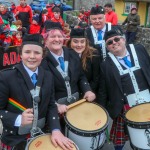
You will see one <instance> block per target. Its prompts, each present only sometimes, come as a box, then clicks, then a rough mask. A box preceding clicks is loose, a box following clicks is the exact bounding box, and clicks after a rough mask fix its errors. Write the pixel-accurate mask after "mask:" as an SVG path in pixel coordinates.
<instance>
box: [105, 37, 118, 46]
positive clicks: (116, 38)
mask: <svg viewBox="0 0 150 150" xmlns="http://www.w3.org/2000/svg"><path fill="white" fill-rule="evenodd" d="M120 39H121V38H120V37H115V38H114V39H113V40H109V41H108V42H107V43H106V45H111V44H113V41H115V42H119V41H120Z"/></svg>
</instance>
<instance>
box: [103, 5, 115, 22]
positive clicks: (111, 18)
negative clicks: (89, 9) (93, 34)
mask: <svg viewBox="0 0 150 150" xmlns="http://www.w3.org/2000/svg"><path fill="white" fill-rule="evenodd" d="M104 8H105V17H106V22H110V23H111V24H112V25H117V24H118V17H117V14H116V13H115V12H114V11H113V10H112V4H110V3H107V4H105V6H104Z"/></svg>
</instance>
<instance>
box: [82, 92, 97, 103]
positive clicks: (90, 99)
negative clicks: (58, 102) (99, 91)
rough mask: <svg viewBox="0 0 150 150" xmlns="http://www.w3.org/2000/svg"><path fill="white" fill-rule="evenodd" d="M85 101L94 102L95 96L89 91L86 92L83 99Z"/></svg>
mask: <svg viewBox="0 0 150 150" xmlns="http://www.w3.org/2000/svg"><path fill="white" fill-rule="evenodd" d="M83 98H85V99H86V100H87V101H89V102H92V101H94V99H95V98H96V96H95V94H94V93H93V92H91V91H87V92H86V93H85V94H84V97H83Z"/></svg>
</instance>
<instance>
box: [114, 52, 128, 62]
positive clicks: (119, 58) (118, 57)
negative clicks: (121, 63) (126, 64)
mask: <svg viewBox="0 0 150 150" xmlns="http://www.w3.org/2000/svg"><path fill="white" fill-rule="evenodd" d="M125 56H130V54H129V52H128V51H127V52H126V55H125ZM125 56H123V57H120V56H116V57H117V59H118V60H121V59H122V58H124V57H125Z"/></svg>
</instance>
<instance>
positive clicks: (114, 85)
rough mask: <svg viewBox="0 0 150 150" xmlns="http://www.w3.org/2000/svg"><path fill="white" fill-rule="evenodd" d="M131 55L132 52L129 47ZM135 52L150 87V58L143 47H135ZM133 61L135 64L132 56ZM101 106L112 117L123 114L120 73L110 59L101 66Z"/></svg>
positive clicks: (123, 99)
mask: <svg viewBox="0 0 150 150" xmlns="http://www.w3.org/2000/svg"><path fill="white" fill-rule="evenodd" d="M127 50H128V51H129V53H131V50H130V48H129V47H127ZM135 50H136V53H137V57H138V60H139V65H140V67H141V69H142V72H143V74H144V77H145V79H146V81H147V83H148V86H150V57H149V55H148V53H147V52H146V50H145V48H144V47H143V46H142V45H139V44H138V45H135ZM130 56H131V61H132V64H133V59H132V58H133V57H132V54H131V55H130ZM98 100H99V104H101V105H103V106H104V107H106V108H107V110H108V112H109V114H110V116H111V117H112V118H115V117H117V116H118V115H119V113H120V112H121V110H122V108H123V105H124V101H125V97H124V92H123V90H122V85H121V77H120V74H119V71H118V69H117V67H116V65H115V64H114V62H113V61H112V60H111V58H110V57H107V59H106V60H105V61H104V62H103V63H102V64H101V80H100V88H99V96H98Z"/></svg>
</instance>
